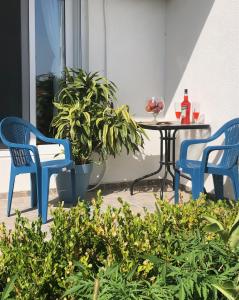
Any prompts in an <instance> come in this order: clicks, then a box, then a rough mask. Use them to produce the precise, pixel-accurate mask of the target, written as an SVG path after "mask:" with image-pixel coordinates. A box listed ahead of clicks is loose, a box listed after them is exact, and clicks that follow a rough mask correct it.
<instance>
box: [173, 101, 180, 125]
mask: <svg viewBox="0 0 239 300" xmlns="http://www.w3.org/2000/svg"><path fill="white" fill-rule="evenodd" d="M174 110H175V115H176V118H177V123H180V118H181V113H182V112H181V103H180V102H175V103H174Z"/></svg>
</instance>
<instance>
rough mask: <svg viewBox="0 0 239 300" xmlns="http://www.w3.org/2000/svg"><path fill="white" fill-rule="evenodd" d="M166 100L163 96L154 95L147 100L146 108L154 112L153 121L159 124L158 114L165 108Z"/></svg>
mask: <svg viewBox="0 0 239 300" xmlns="http://www.w3.org/2000/svg"><path fill="white" fill-rule="evenodd" d="M164 106H165V103H164V100H163V98H162V97H156V96H153V97H151V98H148V99H147V101H146V106H145V110H146V111H147V112H150V113H152V114H153V117H154V119H153V123H155V124H157V116H158V114H159V113H160V112H161V111H163V110H164Z"/></svg>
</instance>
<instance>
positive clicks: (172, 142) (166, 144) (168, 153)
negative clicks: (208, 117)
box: [130, 121, 210, 199]
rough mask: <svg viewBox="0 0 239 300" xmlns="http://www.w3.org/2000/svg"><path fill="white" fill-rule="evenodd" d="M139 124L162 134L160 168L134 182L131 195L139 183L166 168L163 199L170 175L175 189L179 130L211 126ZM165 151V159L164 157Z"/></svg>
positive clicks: (162, 185)
mask: <svg viewBox="0 0 239 300" xmlns="http://www.w3.org/2000/svg"><path fill="white" fill-rule="evenodd" d="M138 124H139V125H140V126H141V127H142V128H144V129H148V130H157V131H159V134H160V161H159V167H158V169H157V170H156V171H154V172H152V173H150V174H146V175H144V176H142V177H140V178H137V179H135V180H134V181H133V183H132V184H131V186H130V194H131V195H133V192H134V186H135V184H136V183H137V182H139V181H141V180H143V179H146V178H148V177H151V176H153V175H156V174H158V173H159V172H161V170H162V169H163V168H164V176H163V177H162V179H161V188H160V198H161V199H163V192H164V187H165V183H166V180H167V176H168V174H169V175H170V176H171V177H172V180H173V188H174V177H175V175H174V174H175V146H176V133H177V131H178V130H188V129H190V130H191V129H209V128H210V125H209V124H200V123H196V124H177V123H174V122H166V121H165V122H158V123H157V124H153V123H149V122H148V123H146V122H138ZM163 151H164V157H163ZM182 176H183V177H185V178H187V179H190V178H189V177H188V176H186V175H183V174H182Z"/></svg>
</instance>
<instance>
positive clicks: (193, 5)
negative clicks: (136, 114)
mask: <svg viewBox="0 0 239 300" xmlns="http://www.w3.org/2000/svg"><path fill="white" fill-rule="evenodd" d="M166 30H167V39H166V70H165V82H166V85H165V95H166V98H167V101H168V113H167V116H168V118H171V117H173V102H174V101H178V100H179V99H182V97H183V89H184V88H188V89H189V95H190V99H191V101H198V102H200V104H201V112H202V113H203V114H204V115H205V121H206V122H209V123H210V124H211V128H212V131H213V132H214V131H215V130H216V129H217V128H219V127H220V126H221V125H222V124H223V123H224V122H226V121H228V120H229V119H232V118H235V117H238V116H239V106H238V103H239V102H238V101H239V55H238V53H239V2H238V1H237V0H232V1H227V0H216V1H215V0H200V1H198V0H168V1H167V10H166ZM199 153H200V151H193V152H191V155H192V156H194V157H199V155H200V154H199ZM207 187H208V188H209V190H210V188H211V180H209V181H208V182H207Z"/></svg>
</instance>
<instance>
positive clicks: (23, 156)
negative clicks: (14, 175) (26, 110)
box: [0, 117, 33, 167]
mask: <svg viewBox="0 0 239 300" xmlns="http://www.w3.org/2000/svg"><path fill="white" fill-rule="evenodd" d="M31 126H32V125H31V124H30V123H28V122H26V121H24V120H22V119H20V118H16V117H7V118H5V119H3V120H2V121H1V124H0V135H1V139H2V142H3V144H5V145H6V146H7V147H8V148H9V150H10V153H11V157H12V162H13V164H14V166H15V167H23V166H29V165H31V164H32V163H33V160H32V158H31V154H30V151H29V150H27V149H20V148H17V144H18V145H29V142H30V133H31ZM11 143H13V144H15V146H16V147H11Z"/></svg>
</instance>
